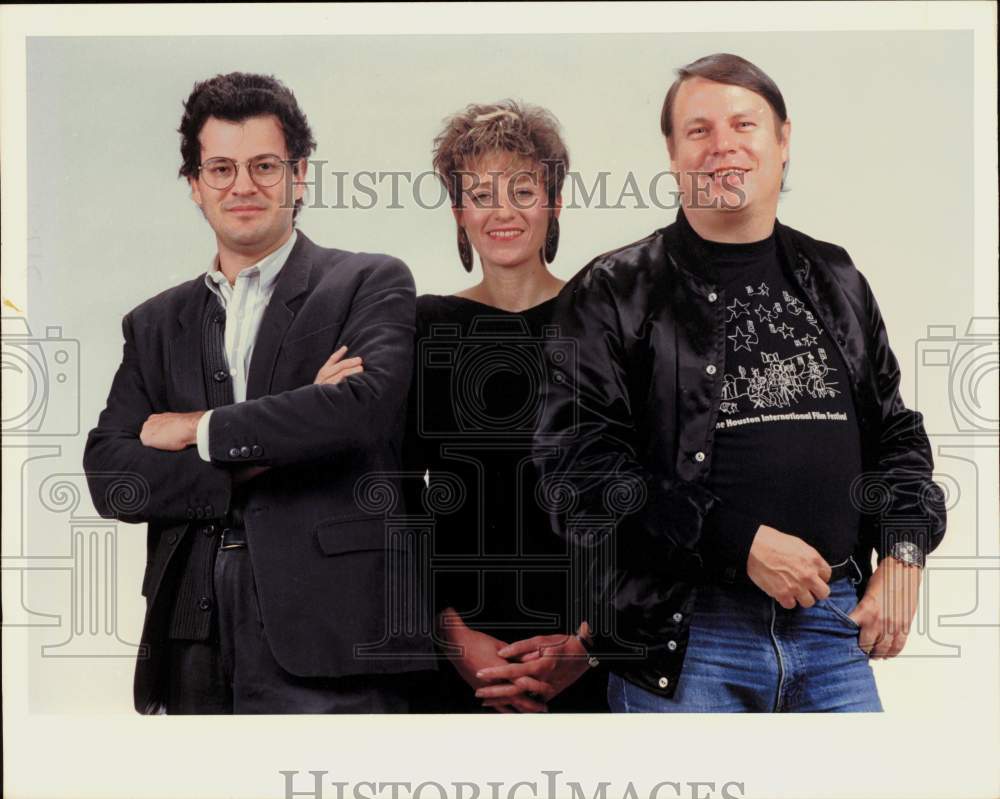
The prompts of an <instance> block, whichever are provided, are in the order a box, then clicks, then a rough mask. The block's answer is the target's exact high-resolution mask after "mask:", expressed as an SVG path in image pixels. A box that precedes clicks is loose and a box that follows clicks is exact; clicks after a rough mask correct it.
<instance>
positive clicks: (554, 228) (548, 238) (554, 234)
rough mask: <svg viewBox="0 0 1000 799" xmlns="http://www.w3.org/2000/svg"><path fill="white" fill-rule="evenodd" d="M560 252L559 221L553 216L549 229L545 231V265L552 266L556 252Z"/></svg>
mask: <svg viewBox="0 0 1000 799" xmlns="http://www.w3.org/2000/svg"><path fill="white" fill-rule="evenodd" d="M558 250H559V220H558V219H557V218H556V217H555V215H552V216H550V217H549V227H548V230H546V231H545V263H547V264H550V263H552V262H553V261H554V260H555V259H556V252H557V251H558Z"/></svg>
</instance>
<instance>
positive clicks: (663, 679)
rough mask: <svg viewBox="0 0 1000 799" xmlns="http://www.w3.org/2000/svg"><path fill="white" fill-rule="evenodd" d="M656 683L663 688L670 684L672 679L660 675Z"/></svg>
mask: <svg viewBox="0 0 1000 799" xmlns="http://www.w3.org/2000/svg"><path fill="white" fill-rule="evenodd" d="M656 684H657V685H659V686H660V687H661V688H666V687H667V686H668V685H670V680H668V679H667V678H666V677H660V679H658V680H657V681H656Z"/></svg>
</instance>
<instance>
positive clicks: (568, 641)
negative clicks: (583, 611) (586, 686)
mask: <svg viewBox="0 0 1000 799" xmlns="http://www.w3.org/2000/svg"><path fill="white" fill-rule="evenodd" d="M442 621H443V624H442V631H443V632H444V635H445V638H446V640H447V641H448V642H449V643H450V644H452V645H453V646H455V647H457V649H458V651H457V652H456V653H453V654H449V656H448V657H449V660H450V661H451V662H452V665H454V667H455V669H456V670H457V671H458V673H459V676H461V677H462V679H463V680H465V682H466V683H468V684H469V686H470V687H472V688H473V689H474V690H475V693H476V697H477V698H479V699H482V700H483V706H484V707H491V708H493V709H494V710H496V711H497V712H499V713H514V712H516V713H545V712H547V711H548V704H547V703H548V702H549V701H551V700H552V699H553V698H554V697H555V696H557V695H558V694H559V693H560V692H561V691H563V690H565V689H566V688H567V687H569V686H570V685H572V684H573V683H574V682H576V680H577V679H579V678H580V676H582V675H583V674H584V672H586V671H587V669H588V668H589V666H588V663H587V657H588V655H587V651H586V650H585V649H584V647H583V645H582V644H581V643H580V639H579V638H577V637H576V636H572V635H538V636H535V637H533V638H526V639H524V640H521V641H515V642H513V643H510V644H508V643H506V642H504V641H501V640H500V639H498V638H494V637H493V636H491V635H488V634H486V633H482V632H479V631H477V630H473V629H471V628H469V627H467V626H466V625H465V624H464V623H463V622H462V621H461V619H460V618H459V617H458V614H457V613H455V612H454V611H453V610H452V609H450V608H449V609H448V610H447V611H445V612H444V613H443V614H442ZM581 629H582V631H583V632H585V631H586V628H585V627H583V626H582V625H581Z"/></svg>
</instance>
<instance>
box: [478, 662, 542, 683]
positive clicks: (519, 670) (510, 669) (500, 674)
mask: <svg viewBox="0 0 1000 799" xmlns="http://www.w3.org/2000/svg"><path fill="white" fill-rule="evenodd" d="M536 668H537V665H536V664H533V663H511V664H510V665H509V666H490V667H489V668H486V669H481V670H480V671H477V672H476V678H477V679H480V680H482V681H483V682H493V681H494V680H509V681H511V682H513V681H514V680H516V679H517V678H518V677H527V676H530V675H532V674H534V671H535V669H536Z"/></svg>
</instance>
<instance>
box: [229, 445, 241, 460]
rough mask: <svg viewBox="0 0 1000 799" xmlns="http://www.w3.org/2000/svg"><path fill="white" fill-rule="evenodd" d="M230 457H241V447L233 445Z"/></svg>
mask: <svg viewBox="0 0 1000 799" xmlns="http://www.w3.org/2000/svg"><path fill="white" fill-rule="evenodd" d="M229 457H230V458H238V457H240V448H239V447H233V448H232V449H231V450H229Z"/></svg>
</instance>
